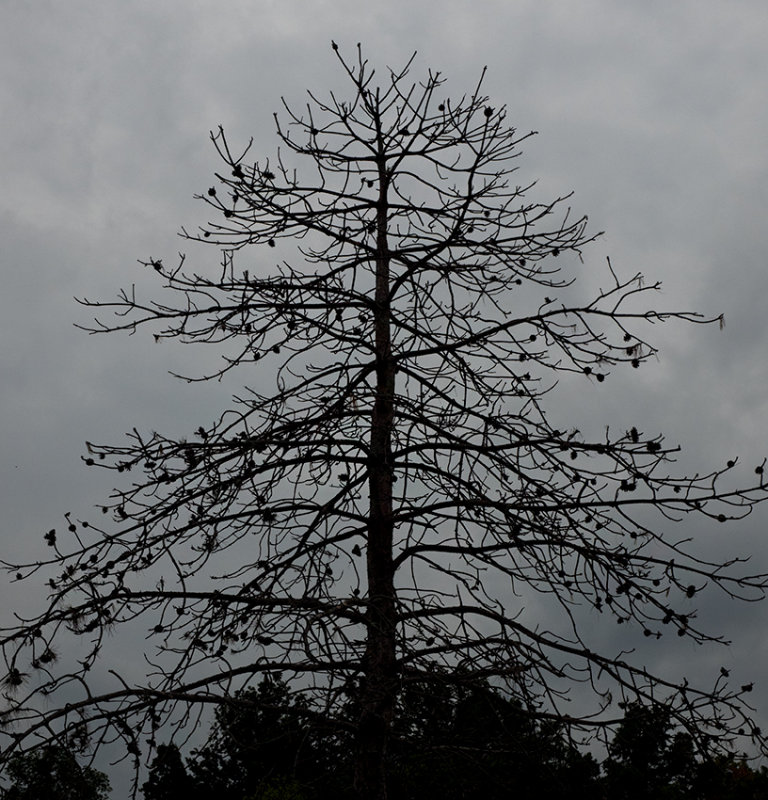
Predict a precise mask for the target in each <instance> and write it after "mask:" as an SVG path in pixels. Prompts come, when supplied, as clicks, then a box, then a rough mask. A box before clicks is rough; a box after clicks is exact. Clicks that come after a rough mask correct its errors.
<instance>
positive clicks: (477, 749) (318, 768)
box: [143, 677, 599, 800]
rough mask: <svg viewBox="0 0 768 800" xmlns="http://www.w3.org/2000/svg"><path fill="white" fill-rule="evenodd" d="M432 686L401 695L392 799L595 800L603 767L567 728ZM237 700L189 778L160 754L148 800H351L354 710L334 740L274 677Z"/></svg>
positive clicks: (168, 755) (168, 752)
mask: <svg viewBox="0 0 768 800" xmlns="http://www.w3.org/2000/svg"><path fill="white" fill-rule="evenodd" d="M432 688H433V687H430V691H429V692H426V693H425V692H423V691H420V690H419V687H414V686H410V687H409V688H408V690H407V691H405V692H403V693H401V695H400V697H399V698H398V702H397V704H396V710H395V716H394V722H393V734H392V741H391V745H390V747H389V749H388V754H387V773H388V777H389V787H388V788H389V795H390V797H391V798H393V800H410V798H414V800H416V798H418V800H431V799H432V798H435V799H437V798H440V800H454V799H455V800H460V798H465V799H466V798H474V797H477V798H483V800H485V798H489V800H494V799H495V798H499V800H501V799H502V798H508V797H511V796H513V795H514V796H515V797H517V798H520V800H527V798H531V800H533V798H536V800H540V798H550V797H551V798H560V797H562V796H563V795H564V794H567V793H570V794H574V795H577V796H585V797H586V796H592V795H594V794H595V792H596V790H597V788H598V781H597V779H598V771H599V770H598V766H597V762H596V761H595V760H594V759H593V758H592V757H591V756H589V755H584V754H581V753H579V752H578V751H577V750H576V749H575V748H574V747H573V746H572V744H569V743H568V742H567V741H566V739H565V737H564V735H563V731H562V729H558V728H557V727H556V726H554V725H553V724H552V723H550V722H547V723H544V725H537V724H536V723H535V722H533V721H532V720H531V719H530V718H529V717H528V715H527V714H526V713H525V712H524V710H523V709H522V708H521V707H520V706H519V704H517V703H515V702H514V701H512V700H509V699H508V698H505V697H503V696H501V695H500V694H498V693H496V692H493V691H492V690H491V689H490V688H489V687H487V686H485V687H482V686H475V687H472V688H467V687H456V686H450V685H446V686H444V687H442V691H439V692H435V691H432V690H431V689H432ZM236 699H237V703H236V704H233V705H232V706H222V707H220V708H219V709H218V710H217V713H216V722H215V725H214V730H213V734H212V736H211V737H210V741H209V743H208V744H207V745H206V746H205V747H203V748H201V749H199V750H197V751H195V752H194V753H193V754H192V756H191V757H190V758H189V759H187V768H186V769H185V768H184V766H183V764H182V759H181V756H180V753H179V751H178V749H176V748H173V747H169V746H166V745H161V746H160V747H159V748H158V756H157V758H156V759H155V761H154V762H153V764H152V768H151V770H150V779H149V781H148V782H147V783H146V784H145V785H144V787H143V791H144V797H145V800H176V798H185V800H197V798H198V797H199V798H201V800H202V798H204V797H210V796H211V795H215V796H216V797H217V798H220V800H239V799H240V798H243V797H255V798H261V797H267V796H270V797H272V796H275V797H286V798H288V797H291V798H303V799H304V800H344V798H351V797H352V794H351V788H350V780H349V776H351V774H352V773H353V772H354V760H355V759H354V748H351V747H350V746H349V744H350V738H351V728H352V726H353V725H354V720H355V719H356V717H357V709H356V704H355V703H354V701H352V702H350V703H348V704H346V705H345V706H344V708H343V709H342V711H341V714H342V716H343V717H344V718H345V719H347V720H348V722H349V723H350V730H347V731H346V732H341V733H340V734H339V733H336V734H334V732H333V731H332V730H330V729H329V728H328V726H327V725H325V726H324V725H323V724H322V721H321V720H307V719H305V718H303V717H302V715H301V714H297V713H296V711H297V710H301V707H302V706H303V704H304V701H303V699H302V698H301V697H300V696H299V697H295V696H292V695H291V694H290V693H289V692H288V688H287V686H286V685H285V683H284V682H282V681H281V680H280V679H279V678H275V677H270V678H265V679H263V680H262V683H261V684H260V685H259V687H258V689H249V690H247V691H245V692H242V693H240V694H239V695H238V696H237V698H236ZM297 706H298V708H297ZM171 765H172V767H171ZM270 793H272V794H270Z"/></svg>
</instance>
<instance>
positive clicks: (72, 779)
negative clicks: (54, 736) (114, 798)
mask: <svg viewBox="0 0 768 800" xmlns="http://www.w3.org/2000/svg"><path fill="white" fill-rule="evenodd" d="M5 774H6V776H7V777H8V778H9V779H10V780H11V781H12V784H11V785H10V786H9V787H8V788H7V789H2V790H0V798H2V800H107V798H108V797H109V789H110V786H109V779H108V778H107V776H106V775H105V774H104V773H103V772H99V771H98V770H96V769H94V768H93V767H82V766H80V764H78V762H77V759H76V758H75V756H74V754H73V753H72V752H71V751H70V750H69V749H67V748H66V747H63V746H61V745H50V746H46V747H43V748H41V749H39V750H36V751H35V752H32V753H26V754H24V755H19V756H14V757H13V758H11V759H10V760H9V761H8V764H7V765H6V767H5Z"/></svg>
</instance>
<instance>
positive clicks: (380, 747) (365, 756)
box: [355, 161, 397, 800]
mask: <svg viewBox="0 0 768 800" xmlns="http://www.w3.org/2000/svg"><path fill="white" fill-rule="evenodd" d="M379 186H380V194H379V206H378V210H377V242H376V244H377V258H376V294H375V304H376V311H375V346H376V397H375V401H374V407H373V416H372V419H371V438H370V463H369V479H368V480H369V494H370V510H369V515H368V549H367V559H368V561H367V570H368V609H367V619H366V625H367V631H366V649H365V657H364V672H363V681H362V686H361V692H360V719H359V727H358V734H357V763H356V770H355V789H356V791H357V793H358V795H359V797H360V798H361V800H363V798H364V799H365V800H385V799H386V796H387V789H386V767H385V762H386V754H387V741H388V739H389V732H390V728H391V724H392V713H393V709H394V704H395V696H396V691H397V681H396V665H395V590H394V574H393V566H392V561H393V558H392V541H393V522H392V478H393V463H392V425H393V420H394V395H395V365H394V361H393V360H392V344H391V338H390V336H391V333H390V319H389V317H390V309H389V283H390V281H389V254H388V249H387V247H388V245H387V214H388V212H387V200H386V198H387V180H386V175H385V170H384V163H383V161H382V162H381V163H380V164H379Z"/></svg>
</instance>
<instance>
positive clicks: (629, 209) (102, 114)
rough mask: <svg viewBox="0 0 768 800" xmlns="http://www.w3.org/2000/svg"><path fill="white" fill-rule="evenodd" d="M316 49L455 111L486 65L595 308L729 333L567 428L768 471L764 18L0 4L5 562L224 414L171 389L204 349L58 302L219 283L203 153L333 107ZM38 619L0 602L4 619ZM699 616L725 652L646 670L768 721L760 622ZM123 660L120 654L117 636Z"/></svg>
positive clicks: (583, 10)
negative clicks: (626, 298) (688, 673)
mask: <svg viewBox="0 0 768 800" xmlns="http://www.w3.org/2000/svg"><path fill="white" fill-rule="evenodd" d="M332 38H333V39H335V40H336V41H337V42H338V43H339V45H340V46H341V48H342V50H343V51H344V52H346V53H348V54H349V55H350V57H352V56H354V52H353V48H354V46H355V44H356V43H357V42H362V43H363V45H364V48H365V53H366V55H367V56H368V57H369V58H370V60H371V62H372V63H373V64H375V65H377V66H379V67H380V68H382V69H383V67H384V66H385V65H392V66H394V67H398V66H401V65H403V64H404V63H405V61H407V59H408V58H409V56H410V55H411V53H412V52H413V51H414V50H417V51H418V56H417V58H416V61H415V65H414V73H413V75H414V77H417V78H418V77H419V75H420V74H422V73H424V72H426V70H427V69H428V68H432V69H436V70H439V71H441V72H442V73H443V74H444V75H445V76H446V78H447V79H448V84H447V87H448V91H449V92H450V93H452V94H456V95H458V94H462V93H464V92H466V91H468V90H471V89H472V87H473V86H474V84H475V82H476V80H477V78H478V76H479V74H480V71H481V69H482V67H483V66H485V65H487V66H488V76H487V80H486V83H485V89H486V92H487V93H488V94H489V95H490V96H491V98H492V100H493V102H494V104H496V105H500V104H506V105H507V106H508V108H509V119H510V121H511V122H512V124H514V125H516V126H517V127H518V128H519V130H520V131H527V130H531V129H533V130H537V131H539V132H540V133H539V135H538V136H537V137H535V138H534V139H533V140H529V141H528V142H527V143H526V146H525V155H524V156H523V158H522V159H519V160H518V166H520V169H521V179H525V180H527V179H533V178H538V179H539V185H538V188H537V189H536V192H537V195H536V196H537V197H540V198H542V199H544V198H551V197H553V196H555V195H557V194H562V193H565V192H568V191H570V190H572V189H573V190H575V196H574V199H573V201H572V204H573V207H574V209H575V211H577V212H579V213H587V214H589V216H590V220H591V223H592V227H593V229H594V230H604V231H606V234H605V236H604V237H603V238H602V239H601V240H600V241H599V242H598V243H597V244H595V245H593V246H592V247H591V248H590V249H589V250H587V251H585V261H586V265H587V266H586V268H585V272H586V274H587V280H589V281H593V282H594V284H595V285H598V284H600V283H601V280H602V278H603V276H604V275H605V273H604V263H605V258H606V256H610V257H611V259H612V263H613V265H614V267H615V268H616V269H617V270H619V271H620V272H621V273H622V274H625V275H629V274H634V273H635V272H637V271H642V272H644V273H645V275H646V276H647V278H648V279H649V280H650V281H655V280H661V281H663V284H664V292H663V294H662V295H661V296H660V297H659V298H656V299H655V301H654V305H655V306H656V307H658V308H661V307H666V308H669V309H674V310H682V309H691V310H693V309H695V310H700V311H702V312H704V313H707V314H711V315H713V316H716V315H718V314H720V313H721V312H724V313H725V319H726V329H725V330H724V331H722V332H720V331H718V330H717V326H711V327H709V328H702V327H698V326H690V327H687V328H681V327H680V326H674V327H668V328H664V329H659V330H658V331H656V333H655V336H654V337H653V341H654V343H656V344H658V345H659V346H660V347H661V349H662V352H661V357H660V359H659V361H658V363H656V364H653V365H650V366H648V367H647V368H646V369H643V370H640V371H638V372H636V371H634V370H628V371H625V372H621V371H620V372H619V373H617V374H616V375H615V377H612V378H611V381H610V391H608V390H607V389H608V384H607V383H606V387H605V388H603V389H602V390H601V391H600V393H599V395H595V396H594V397H593V396H591V395H589V394H588V393H585V394H584V395H573V396H571V397H569V398H567V400H566V402H562V401H561V405H560V406H558V413H566V412H572V413H573V416H574V419H577V421H580V420H581V419H585V420H586V421H587V422H589V421H590V420H591V422H592V423H593V424H594V425H596V426H597V429H598V430H599V425H600V424H601V422H602V420H603V419H604V420H611V421H612V422H613V423H615V424H619V425H622V424H623V426H624V427H630V426H631V425H637V426H638V428H640V429H641V430H646V431H660V430H663V431H664V432H665V433H666V434H667V435H668V436H669V438H670V439H671V440H673V441H677V442H679V443H681V444H682V445H683V446H684V448H685V455H684V456H683V457H682V458H681V462H683V463H684V464H686V465H692V466H693V468H694V469H700V470H702V471H705V470H707V469H708V468H711V467H713V466H716V465H721V464H722V462H723V460H724V459H725V458H732V457H734V456H739V458H740V463H742V464H743V466H744V471H743V475H744V479H745V481H746V480H749V478H750V476H751V475H752V468H753V467H754V465H755V464H757V463H759V461H760V460H762V457H763V455H764V454H768V441H766V435H765V431H766V412H768V394H767V390H768V374H767V373H768V359H766V355H765V354H766V352H768V319H767V318H766V314H765V309H764V303H765V301H766V297H768V269H766V260H767V257H768V225H767V224H766V211H767V210H768V148H766V143H768V102H766V101H767V100H768V60H766V57H765V43H766V41H768V6H766V4H765V2H764V0H737V1H736V2H725V0H719V1H718V0H673V2H670V0H665V1H664V2H660V1H656V0H624V1H623V2H615V0H568V2H565V1H564V0H563V1H561V2H543V1H542V0H475V1H474V2H469V1H467V2H459V0H439V1H438V0H424V1H423V2H421V1H420V0H409V1H408V2H404V0H389V2H386V3H384V2H379V1H378V0H376V2H368V3H365V4H363V3H360V2H359V0H356V1H355V2H352V1H351V0H333V1H331V0H327V1H324V0H315V2H310V1H309V0H306V2H296V1H292V0H281V2H267V1H266V0H264V2H258V1H257V0H230V1H229V2H227V3H220V2H216V0H163V2H161V3H158V2H145V1H144V0H130V2H125V1H124V0H100V1H99V2H98V3H97V2H85V0H67V2H66V3H65V2H54V1H53V0H35V2H34V3H31V2H22V0H2V3H0V74H2V76H3V80H2V83H1V84H0V119H1V120H2V126H1V127H0V186H2V192H1V193H0V326H1V328H0V332H1V333H2V335H1V336H0V453H1V454H2V458H0V504H1V508H2V527H0V558H7V559H13V558H16V557H32V558H34V557H36V556H40V555H43V554H44V551H45V547H44V543H43V539H42V534H43V532H44V531H46V530H48V529H49V528H50V527H52V526H53V525H55V524H60V521H61V515H62V514H63V512H64V511H72V512H73V513H75V514H78V515H87V513H88V510H89V509H90V508H91V507H92V506H93V505H95V504H97V503H98V502H99V500H100V499H101V498H102V497H103V496H104V495H105V493H107V492H108V490H109V488H110V483H111V482H110V481H109V480H102V478H100V477H99V476H98V475H94V472H93V471H89V470H87V469H86V468H85V467H84V466H83V465H82V463H81V461H80V459H79V456H80V455H81V453H83V451H84V444H83V443H84V441H85V440H86V439H88V440H91V441H97V442H114V443H119V441H120V437H121V435H122V433H123V432H124V431H127V430H130V429H131V427H133V426H134V425H135V426H137V427H139V428H142V429H144V430H149V429H158V430H162V431H171V432H183V431H191V430H193V429H194V428H195V427H197V426H198V425H199V424H204V423H207V422H209V421H210V420H211V419H212V418H213V416H214V414H215V409H216V408H218V407H220V405H221V402H222V400H223V399H224V398H225V397H226V395H227V394H228V391H227V392H225V391H224V389H223V388H222V387H216V386H214V387H200V386H197V387H191V388H190V387H187V386H184V385H182V384H180V383H178V382H174V381H173V379H171V378H170V377H169V376H168V375H167V371H168V370H169V369H174V370H183V369H184V368H185V367H190V366H193V365H194V364H195V362H196V360H198V359H199V358H200V357H201V355H200V353H199V352H197V353H196V352H194V351H192V350H184V349H182V348H178V347H174V346H173V345H172V344H169V343H166V344H164V345H159V346H156V345H154V344H153V342H152V341H151V337H149V335H148V334H147V335H144V336H141V335H137V336H135V337H131V338H127V337H116V336H110V337H89V336H87V335H86V334H84V333H82V332H81V331H78V330H76V329H75V328H74V327H73V323H86V322H87V320H88V318H89V315H88V313H87V311H85V310H83V309H82V308H80V307H79V306H78V305H77V304H76V303H75V302H74V300H73V297H83V296H86V297H89V298H99V297H101V298H105V299H108V298H110V297H111V296H113V295H114V293H115V291H116V290H117V289H118V288H119V287H120V286H127V285H129V284H131V283H132V282H137V283H138V284H139V285H145V284H146V285H148V286H150V287H151V283H147V276H146V274H145V273H144V272H142V269H141V268H140V267H139V266H138V265H137V264H136V259H138V258H146V257H148V256H154V257H163V258H165V259H166V260H167V261H168V262H170V261H173V258H174V256H175V254H176V253H177V252H178V251H179V250H180V249H186V250H187V252H188V253H189V256H190V259H192V260H193V262H194V263H195V264H196V265H200V266H201V267H202V266H204V265H206V264H208V265H210V267H211V268H215V266H216V264H217V261H218V254H217V253H216V251H215V249H213V248H209V249H207V248H201V247H199V246H198V247H189V246H185V243H184V242H182V241H181V240H180V239H179V238H178V237H177V236H176V233H177V231H178V230H179V228H180V227H181V226H182V225H186V226H188V227H194V226H195V224H197V223H200V222H202V221H204V220H205V219H206V218H207V215H206V213H205V210H204V209H203V207H202V205H201V204H200V203H196V202H195V201H194V200H193V199H192V195H193V194H194V193H198V192H202V191H204V190H205V188H206V187H207V186H208V185H209V184H210V178H211V176H212V173H213V171H214V170H216V169H218V167H219V164H218V163H217V159H216V155H215V153H214V151H213V148H212V147H211V145H210V142H209V141H208V138H207V134H208V131H209V130H211V129H212V128H216V126H217V125H219V124H222V125H223V126H224V127H225V129H226V130H227V133H228V136H229V138H230V141H232V142H242V143H243V144H245V143H246V142H247V139H248V138H249V137H250V136H253V137H254V139H255V145H254V149H253V154H254V156H255V157H262V155H270V154H272V153H274V150H275V146H276V140H275V137H274V126H273V122H272V112H273V111H276V110H279V107H280V96H281V95H284V96H285V97H286V98H287V99H288V100H292V101H294V102H295V103H296V104H301V103H302V102H303V92H304V90H305V89H306V88H310V89H312V90H315V91H316V92H318V93H320V94H322V93H324V92H326V91H327V90H329V89H334V90H336V91H342V92H343V91H344V80H343V76H342V75H341V73H340V70H339V68H338V65H337V63H336V61H335V59H334V57H333V54H332V52H331V50H330V46H329V44H330V40H331V39H332ZM247 258H248V257H247V256H246V257H245V260H247ZM243 266H246V265H245V264H244V265H243ZM603 282H604V281H603ZM243 381H244V382H247V379H245V378H243ZM568 422H569V419H566V418H564V419H562V424H567V423H568ZM556 423H557V421H556V420H555V419H554V418H553V424H556ZM767 521H768V507H767V508H766V509H765V510H763V511H761V512H760V513H756V514H755V515H753V516H752V517H751V518H750V519H749V520H748V521H746V522H745V523H744V524H742V525H739V526H735V525H734V526H729V527H727V528H720V529H718V531H717V532H716V533H713V532H711V531H707V530H702V531H692V532H693V533H697V535H700V536H701V537H702V541H703V542H704V543H705V546H706V548H707V552H713V553H715V552H721V551H722V552H730V553H734V552H735V553H752V554H753V556H754V562H755V566H756V568H759V569H762V570H764V571H765V570H768V543H766V541H765V540H766V534H765V531H766V522H767ZM724 531H726V532H725V533H724ZM25 591H27V592H28V591H29V590H25ZM36 591H37V592H38V593H39V591H40V590H39V589H37V590H36ZM26 596H27V595H26V594H25V593H24V591H20V590H19V589H18V588H17V587H16V588H14V587H10V586H8V585H7V583H5V582H3V583H0V600H2V602H3V604H4V606H5V607H6V614H7V613H8V610H9V608H10V607H11V606H17V605H18V603H19V602H21V601H22V600H24V598H26ZM704 603H705V607H704V611H705V612H706V614H707V615H708V617H709V618H711V619H712V620H713V627H714V628H715V629H717V630H718V631H720V632H722V633H725V634H727V635H728V636H729V637H731V638H733V640H734V645H733V646H732V647H731V648H729V649H728V650H727V651H721V652H718V653H716V654H715V655H711V654H699V653H694V652H693V651H691V649H690V648H688V649H685V648H682V649H680V650H678V651H675V652H671V651H669V650H658V651H657V652H656V654H655V655H649V656H648V658H649V659H654V660H656V661H657V663H662V664H667V665H668V666H669V667H670V669H673V670H676V669H678V668H680V665H681V664H690V662H691V660H692V659H693V658H695V659H696V661H697V663H699V664H704V665H706V666H711V667H713V668H714V667H715V666H716V665H717V666H719V664H720V663H728V664H729V665H730V666H732V667H733V669H734V672H735V673H736V674H737V676H738V677H737V680H741V679H742V678H743V680H744V682H746V681H747V680H752V679H755V680H756V681H757V683H758V685H757V691H756V693H755V702H756V703H757V704H758V707H759V711H758V715H759V716H760V717H761V719H763V720H767V719H768V680H766V681H763V682H762V683H761V682H760V681H761V678H762V676H763V675H765V674H767V673H768V645H767V644H766V641H765V638H766V637H765V631H766V621H767V620H768V605H765V604H763V605H762V606H754V607H749V608H742V607H736V606H725V605H724V604H723V603H722V601H721V600H715V598H714V597H713V599H712V600H711V601H707V600H706V598H705V599H704ZM613 635H614V631H613V630H610V631H607V632H606V634H605V642H606V644H608V645H610V642H611V637H612V636H613ZM662 641H663V640H662ZM114 648H115V655H116V656H118V657H122V655H124V654H122V653H121V652H120V649H121V642H120V640H119V638H117V639H116V640H115V643H114Z"/></svg>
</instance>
